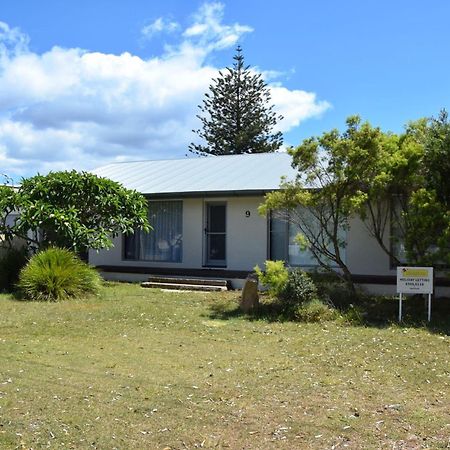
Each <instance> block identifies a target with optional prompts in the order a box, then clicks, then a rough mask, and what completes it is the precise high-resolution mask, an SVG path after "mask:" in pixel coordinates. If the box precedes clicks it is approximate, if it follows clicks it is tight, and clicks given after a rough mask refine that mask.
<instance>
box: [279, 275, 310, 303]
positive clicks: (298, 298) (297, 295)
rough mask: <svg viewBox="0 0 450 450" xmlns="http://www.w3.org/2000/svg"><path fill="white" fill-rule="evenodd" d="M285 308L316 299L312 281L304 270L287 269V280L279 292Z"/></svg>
mask: <svg viewBox="0 0 450 450" xmlns="http://www.w3.org/2000/svg"><path fill="white" fill-rule="evenodd" d="M279 298H280V301H281V302H282V304H283V307H284V308H285V309H293V308H297V307H298V306H299V305H302V304H304V303H308V302H312V301H313V300H317V299H318V292H317V288H316V285H315V284H314V281H313V280H312V279H311V277H310V276H309V275H308V274H307V273H306V272H304V271H302V270H299V269H293V270H291V271H289V275H288V279H287V282H286V284H285V286H284V288H283V289H282V290H281V292H280V294H279Z"/></svg>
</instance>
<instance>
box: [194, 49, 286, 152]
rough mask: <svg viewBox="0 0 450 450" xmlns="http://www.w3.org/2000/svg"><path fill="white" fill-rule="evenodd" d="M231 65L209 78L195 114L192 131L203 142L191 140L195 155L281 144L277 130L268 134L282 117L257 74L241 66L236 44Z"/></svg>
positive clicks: (259, 149)
mask: <svg viewBox="0 0 450 450" xmlns="http://www.w3.org/2000/svg"><path fill="white" fill-rule="evenodd" d="M233 59H234V61H235V62H234V64H233V67H232V68H230V67H227V68H226V69H225V73H222V72H219V77H218V78H217V79H213V83H212V84H211V85H210V86H209V90H210V92H209V93H206V94H205V99H204V100H203V105H202V106H199V108H200V111H201V113H200V114H199V115H197V117H198V118H199V119H200V120H201V122H202V125H203V127H202V129H199V130H193V131H194V133H196V134H198V135H199V136H200V137H201V138H202V139H203V140H204V141H205V142H206V143H205V144H195V143H191V145H190V146H189V151H190V152H192V153H195V154H197V155H202V156H207V155H215V156H218V155H233V154H241V153H265V152H274V151H275V150H277V149H278V148H280V146H281V145H282V144H283V136H282V134H281V132H277V133H272V129H273V127H274V126H275V125H276V123H277V122H278V121H279V120H281V119H282V118H283V117H282V116H280V115H277V114H276V113H275V112H274V110H273V108H274V107H273V105H271V104H270V103H271V102H270V100H271V98H270V91H269V88H268V86H267V84H266V83H265V82H264V80H263V79H262V77H261V75H260V74H259V73H252V72H251V71H250V70H249V67H250V66H245V64H244V56H243V54H242V49H241V47H240V46H238V47H237V49H236V55H235V56H234V57H233Z"/></svg>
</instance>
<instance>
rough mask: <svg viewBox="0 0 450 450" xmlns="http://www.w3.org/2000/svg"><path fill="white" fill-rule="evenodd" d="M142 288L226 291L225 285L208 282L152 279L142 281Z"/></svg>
mask: <svg viewBox="0 0 450 450" xmlns="http://www.w3.org/2000/svg"><path fill="white" fill-rule="evenodd" d="M141 286H142V287H144V288H154V289H173V290H180V291H204V292H220V291H226V290H227V287H226V286H212V285H208V284H186V283H158V282H154V281H144V282H143V283H141Z"/></svg>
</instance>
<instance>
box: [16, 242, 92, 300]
mask: <svg viewBox="0 0 450 450" xmlns="http://www.w3.org/2000/svg"><path fill="white" fill-rule="evenodd" d="M100 284H101V283H100V276H99V275H98V273H97V272H96V271H95V269H93V268H92V267H90V266H88V265H87V264H86V263H84V262H83V261H81V260H80V259H79V258H78V257H77V256H76V255H75V254H74V253H73V252H71V251H69V250H66V249H60V248H49V249H47V250H44V251H42V252H39V253H37V254H36V255H34V256H33V257H32V258H31V259H30V261H29V262H28V264H27V265H26V266H25V267H24V268H23V269H22V271H21V272H20V277H19V284H18V287H19V289H20V291H21V293H22V295H23V296H24V298H26V299H28V300H36V301H58V300H64V299H66V298H70V297H79V296H81V295H84V294H94V293H97V292H98V290H99V288H100Z"/></svg>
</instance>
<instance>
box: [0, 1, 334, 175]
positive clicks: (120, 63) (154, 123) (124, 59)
mask: <svg viewBox="0 0 450 450" xmlns="http://www.w3.org/2000/svg"><path fill="white" fill-rule="evenodd" d="M222 19H223V6H222V5H221V4H218V3H213V4H205V5H203V6H202V7H201V8H200V10H199V12H198V13H197V14H196V15H195V16H194V18H193V22H192V25H191V26H190V27H188V28H186V29H185V30H184V31H183V30H180V32H179V33H180V35H179V37H180V42H179V44H178V45H176V46H172V47H168V48H167V49H166V50H165V52H164V54H163V55H161V57H152V58H149V59H143V58H141V57H139V56H136V55H132V54H130V53H123V54H121V55H114V54H105V53H99V52H89V51H85V50H82V49H78V48H70V49H64V48H60V47H53V48H52V49H51V50H49V51H47V52H45V53H42V54H38V53H34V52H32V51H30V50H29V48H28V46H27V43H28V37H27V36H26V35H24V34H22V33H21V32H20V31H19V30H17V29H11V28H10V27H9V26H8V25H6V24H3V23H1V22H0V172H1V173H8V174H10V175H13V176H14V175H15V176H16V178H17V174H32V173H36V172H37V171H40V172H41V173H45V172H47V171H49V170H60V169H71V168H77V169H90V168H93V167H95V166H98V165H100V164H104V163H107V162H110V161H115V160H117V161H123V160H129V159H161V158H170V157H175V156H178V157H180V156H183V155H185V154H186V153H187V148H188V145H189V143H190V142H191V141H192V140H193V139H194V137H195V136H194V135H193V133H192V129H194V128H198V127H199V125H200V123H199V121H198V119H197V118H196V114H197V113H198V110H197V105H198V104H199V103H201V101H202V98H203V95H204V93H205V92H206V91H207V90H208V86H209V84H210V82H211V78H213V77H215V76H217V72H218V68H216V67H212V66H210V65H208V64H206V62H205V58H206V57H207V56H208V54H209V53H210V52H212V51H216V50H218V49H221V48H224V47H230V46H234V45H235V44H236V43H237V41H238V39H240V38H241V37H242V35H243V34H245V33H248V32H250V31H251V28H250V27H247V26H243V25H240V24H234V25H225V24H223V23H222ZM154 23H155V22H154ZM167 23H168V22H165V21H164V20H163V19H161V27H162V29H161V31H163V30H164V26H165V25H164V24H167ZM158 26H159V25H158ZM272 99H273V101H274V103H275V104H276V107H277V111H279V112H280V113H281V114H282V115H283V116H284V117H285V119H284V121H283V122H282V123H281V124H280V129H281V130H282V131H287V130H289V129H291V128H292V127H295V126H297V125H298V124H299V123H300V122H301V121H302V120H304V119H307V118H309V117H312V116H317V115H319V114H321V113H322V112H323V111H324V110H325V109H326V108H327V107H328V106H329V105H328V104H327V103H326V102H318V101H317V99H316V96H315V94H314V93H308V92H304V91H300V90H289V89H287V88H285V87H283V86H281V85H279V84H277V85H274V86H273V87H272ZM16 181H17V179H16Z"/></svg>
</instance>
